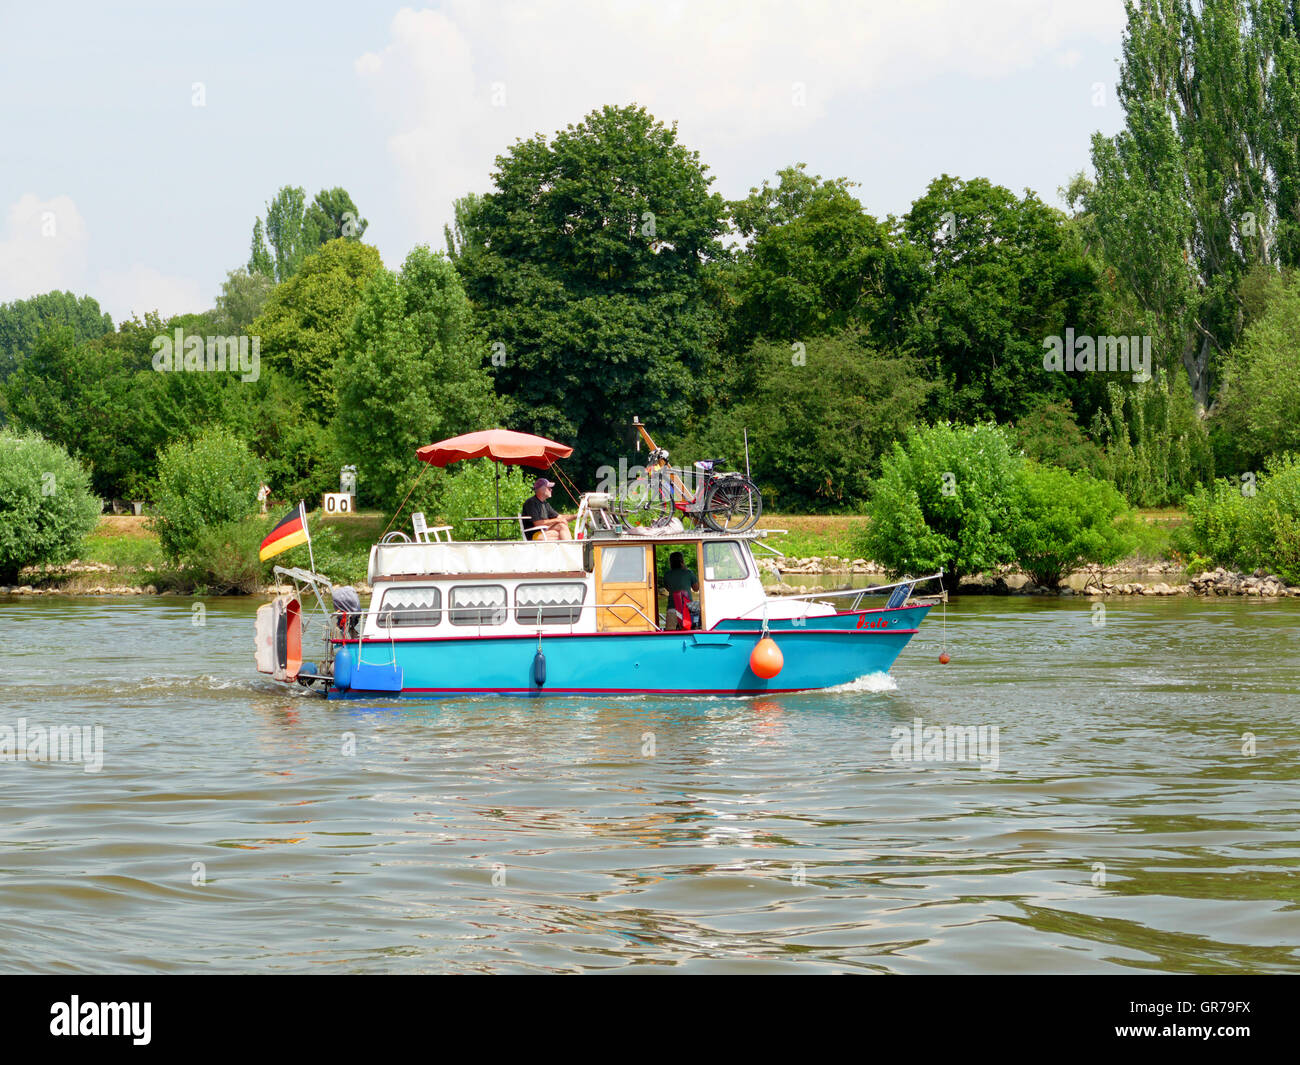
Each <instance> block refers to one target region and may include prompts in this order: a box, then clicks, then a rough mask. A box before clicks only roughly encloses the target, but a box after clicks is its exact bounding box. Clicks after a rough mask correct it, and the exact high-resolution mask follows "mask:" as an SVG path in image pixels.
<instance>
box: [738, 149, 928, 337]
mask: <svg viewBox="0 0 1300 1065" xmlns="http://www.w3.org/2000/svg"><path fill="white" fill-rule="evenodd" d="M778 177H779V183H778V185H777V186H776V187H772V186H771V185H769V184H768V183H767V182H764V183H763V187H762V188H761V189H753V190H751V191H750V195H749V197H748V198H747V199H745V200H740V201H737V202H736V203H733V204H732V205H731V213H732V218H733V222H734V224H735V226H736V229H737V230H738V231H739V232H740V233H741V234H742V235H744V236H747V237H752V238H753V239H752V243H750V244H749V245H748V246H747V247H745V248H743V249H742V250H741V251H739V252H738V254H737V261H736V263H735V266H734V267H730V268H723V275H724V277H725V278H726V281H725V282H724V284H726V285H727V287H728V288H729V289H730V292H731V295H730V299H729V301H728V302H729V304H730V305H731V314H730V315H729V320H730V329H729V336H728V340H727V343H728V345H729V346H730V347H732V348H734V349H739V348H743V347H745V346H747V345H748V344H749V343H750V342H751V341H752V340H753V338H755V337H758V336H764V337H770V338H772V339H778V340H787V341H795V340H804V341H806V340H807V339H808V338H809V337H812V336H817V335H820V334H823V333H831V332H836V331H839V330H841V329H845V328H848V327H850V326H858V327H862V328H865V329H867V330H868V332H869V334H870V336H871V338H872V340H873V341H874V342H875V343H876V344H877V345H883V344H891V345H892V344H895V343H897V341H898V340H899V336H900V329H901V327H902V326H903V325H905V324H906V323H907V322H908V321H909V319H910V316H911V313H912V308H913V306H914V304H915V303H916V300H917V297H918V296H919V295H920V293H921V292H922V291H923V289H924V285H925V280H926V278H925V275H924V272H923V270H922V266H921V258H920V256H919V255H918V254H917V251H916V249H915V248H914V247H913V246H912V245H910V244H909V243H907V242H906V241H902V240H898V239H896V238H895V236H894V235H893V234H891V232H890V230H889V227H888V226H886V225H884V224H882V223H880V222H877V221H876V220H875V219H874V218H872V217H871V216H870V215H868V214H867V213H866V212H865V211H864V210H863V208H862V204H861V203H859V202H858V200H857V198H856V197H854V195H853V194H852V193H851V192H850V191H849V189H850V187H851V185H852V183H851V182H849V181H847V180H845V179H843V178H840V179H837V180H835V181H825V182H823V181H822V180H821V178H820V177H810V176H809V175H808V174H807V173H806V172H805V171H804V169H803V164H800V165H798V166H795V167H787V168H786V169H785V170H782V171H780V172H779V173H778Z"/></svg>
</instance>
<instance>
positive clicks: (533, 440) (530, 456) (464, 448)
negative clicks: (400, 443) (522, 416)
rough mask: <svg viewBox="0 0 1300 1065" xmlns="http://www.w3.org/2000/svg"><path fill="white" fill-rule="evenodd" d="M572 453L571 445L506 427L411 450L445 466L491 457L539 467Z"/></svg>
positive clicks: (424, 458)
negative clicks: (462, 460)
mask: <svg viewBox="0 0 1300 1065" xmlns="http://www.w3.org/2000/svg"><path fill="white" fill-rule="evenodd" d="M572 454H573V448H571V447H565V446H564V445H563V444H557V443H556V442H555V441H554V440H547V439H546V438H545V437H541V436H531V435H530V434H528V433H516V432H512V431H511V430H509V429H484V430H483V431H482V432H478V433H466V434H465V435H464V436H453V437H452V438H451V439H450V440H439V441H438V442H437V443H436V444H426V445H425V446H424V447H422V448H420V449H419V450H418V451H416V453H415V455H416V458H418V459H419V460H420V461H421V462H427V463H429V464H430V465H431V466H448V465H450V464H451V463H453V462H459V461H460V460H461V459H491V460H492V461H493V462H499V463H501V464H502V465H505V466H532V467H534V468H536V469H542V470H545V469H549V468H550V466H551V465H552V464H553V463H554V462H555V461H556V460H558V459H567V458H568V457H569V456H570V455H572Z"/></svg>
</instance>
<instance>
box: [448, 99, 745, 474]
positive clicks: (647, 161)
mask: <svg viewBox="0 0 1300 1065" xmlns="http://www.w3.org/2000/svg"><path fill="white" fill-rule="evenodd" d="M711 181H712V178H710V177H709V176H708V175H707V168H706V167H704V166H703V165H702V164H701V163H700V160H699V156H698V153H696V152H693V151H690V150H688V149H687V148H686V147H685V146H683V145H682V144H680V143H678V140H677V132H676V129H675V128H670V127H666V126H664V125H663V124H662V123H659V122H656V121H655V120H654V118H653V117H652V116H650V115H649V114H647V113H646V111H645V110H644V109H643V108H639V107H624V108H616V107H605V108H603V109H602V110H600V111H596V112H593V113H592V114H590V115H588V116H587V118H586V119H585V120H584V121H583V122H582V123H580V124H579V125H577V126H569V127H568V128H566V129H564V130H561V131H560V132H559V133H557V134H556V135H555V137H554V139H553V140H551V141H548V140H547V139H546V138H545V137H543V136H540V135H539V136H537V137H534V138H533V139H531V140H527V141H521V142H518V143H516V144H515V145H514V146H512V147H511V148H510V149H509V151H508V152H507V153H506V154H504V155H502V156H499V157H498V158H497V169H496V171H495V172H494V174H493V185H494V191H492V192H489V193H488V194H486V195H484V196H482V197H481V198H479V199H477V200H475V201H466V202H463V203H462V204H461V205H459V207H458V210H457V226H456V232H455V233H454V234H451V235H450V236H451V240H452V244H451V250H452V253H453V255H454V259H455V263H456V267H457V269H458V270H459V271H460V274H461V276H462V278H463V279H464V282H465V288H466V291H467V293H468V294H469V296H470V299H471V301H472V302H473V303H474V305H475V307H476V309H477V311H478V313H479V315H480V319H481V322H482V325H483V328H484V333H485V335H486V338H487V340H488V342H489V345H492V347H491V351H492V352H493V355H494V358H493V363H492V365H493V367H494V373H495V376H496V379H497V382H498V388H499V389H500V390H501V391H502V392H503V393H505V394H507V395H509V396H511V397H512V398H514V399H515V400H516V401H517V404H518V408H517V414H516V416H515V420H516V427H518V428H521V429H525V430H530V431H533V432H538V433H541V434H543V435H546V436H550V437H553V438H556V439H559V440H563V441H566V442H575V443H576V445H577V447H578V448H579V455H580V458H579V460H578V461H579V462H580V463H585V464H586V465H587V466H588V467H592V466H595V465H598V464H599V463H601V462H604V461H608V460H609V459H611V458H612V457H614V456H615V455H616V454H617V453H618V452H619V451H621V450H622V446H623V441H624V439H625V435H626V427H627V424H628V423H629V422H630V420H631V417H632V415H634V414H636V415H639V416H641V417H642V418H644V419H645V420H647V421H649V422H652V423H657V424H661V425H662V424H669V423H671V424H676V423H678V422H681V421H683V420H684V419H685V418H686V417H687V416H688V414H689V413H690V411H691V410H692V408H693V406H694V400H695V397H696V395H697V394H698V393H699V392H700V391H701V390H703V391H705V392H708V391H710V390H711V388H712V385H713V383H712V382H709V381H706V380H704V379H703V376H702V371H703V369H704V367H705V365H706V363H707V361H708V359H709V357H710V355H711V353H712V351H713V348H714V343H715V339H716V331H717V324H716V319H715V314H714V312H713V309H712V308H711V306H710V305H709V303H708V300H707V299H706V297H705V294H704V290H703V287H702V276H703V273H704V269H705V264H706V263H707V262H708V261H710V260H712V259H715V258H717V257H719V256H720V255H721V254H722V251H721V246H720V244H719V242H718V238H719V236H720V234H721V232H722V229H723V223H722V217H723V214H724V209H725V208H724V204H723V201H722V198H721V197H720V196H719V195H717V194H716V193H710V192H709V189H708V186H709V184H710V183H711Z"/></svg>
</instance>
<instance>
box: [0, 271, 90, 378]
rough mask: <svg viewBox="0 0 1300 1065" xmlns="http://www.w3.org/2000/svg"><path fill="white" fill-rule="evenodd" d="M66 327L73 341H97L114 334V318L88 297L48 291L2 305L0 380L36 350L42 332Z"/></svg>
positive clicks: (0, 311) (0, 322) (0, 319)
mask: <svg viewBox="0 0 1300 1065" xmlns="http://www.w3.org/2000/svg"><path fill="white" fill-rule="evenodd" d="M60 325H63V326H67V327H68V328H69V329H71V330H72V336H73V339H74V340H77V341H82V340H94V339H95V338H96V337H99V336H103V335H104V334H105V333H111V332H112V331H113V319H112V318H110V317H109V316H108V315H107V314H105V313H103V312H102V311H100V309H99V304H98V303H96V302H95V301H94V300H93V299H91V298H90V297H89V296H80V297H78V296H74V295H73V294H72V293H71V292H46V293H44V294H42V295H40V296H32V297H31V298H30V299H25V300H14V301H13V302H12V303H4V304H0V381H3V380H4V379H5V378H6V377H8V376H9V374H10V373H12V372H13V369H14V367H15V366H17V365H18V363H19V362H20V361H21V360H22V359H23V358H24V357H25V356H26V355H28V354H29V353H30V352H31V351H32V349H33V348H35V347H36V340H37V338H38V337H39V336H40V334H41V332H42V331H43V330H45V329H48V328H51V327H54V326H60Z"/></svg>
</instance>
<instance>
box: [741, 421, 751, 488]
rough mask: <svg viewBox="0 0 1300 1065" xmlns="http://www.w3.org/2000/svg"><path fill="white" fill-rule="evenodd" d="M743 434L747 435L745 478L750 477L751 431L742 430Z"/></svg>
mask: <svg viewBox="0 0 1300 1065" xmlns="http://www.w3.org/2000/svg"><path fill="white" fill-rule="evenodd" d="M741 432H743V433H744V434H745V476H746V477H748V476H749V430H748V429H742V430H741Z"/></svg>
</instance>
